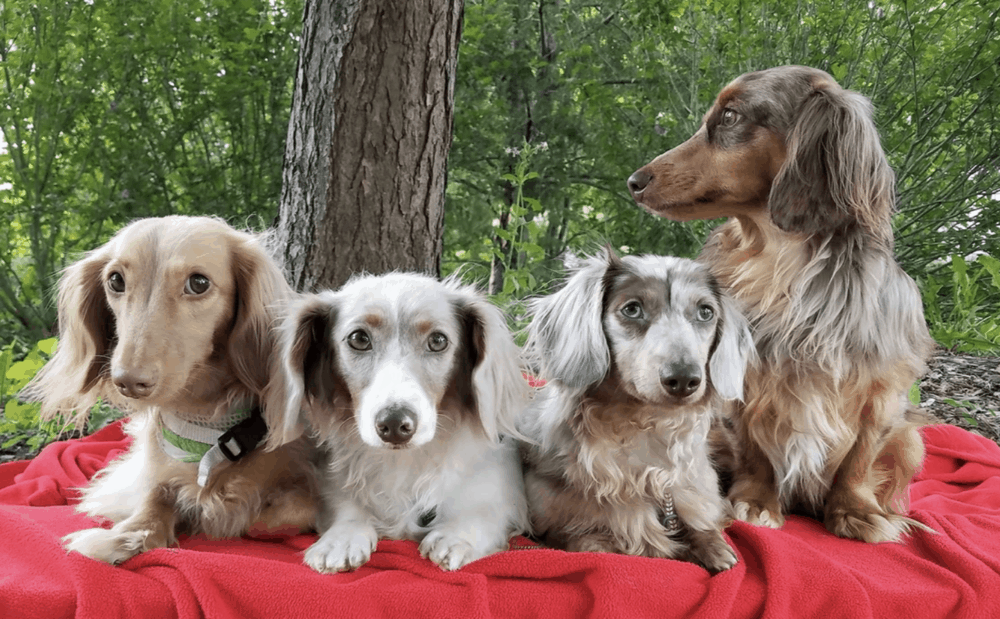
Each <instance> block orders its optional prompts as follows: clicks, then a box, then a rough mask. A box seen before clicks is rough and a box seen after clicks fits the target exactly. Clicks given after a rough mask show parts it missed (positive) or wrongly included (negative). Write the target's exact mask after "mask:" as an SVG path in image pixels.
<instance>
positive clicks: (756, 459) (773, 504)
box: [729, 431, 785, 529]
mask: <svg viewBox="0 0 1000 619" xmlns="http://www.w3.org/2000/svg"><path fill="white" fill-rule="evenodd" d="M742 434H743V441H742V451H741V454H740V469H738V470H737V471H736V473H735V475H734V476H733V485H732V488H730V489H729V500H730V502H731V503H732V504H733V511H734V513H735V515H736V517H737V518H738V519H740V520H743V521H744V522H749V523H750V524H753V525H757V526H764V527H771V528H774V529H780V528H781V527H782V525H784V524H785V517H784V515H783V514H782V513H781V503H780V502H779V501H778V488H777V482H776V481H775V477H774V467H773V466H772V465H771V461H770V460H768V459H767V456H766V455H765V454H764V451H763V450H762V449H761V448H760V446H759V445H757V443H755V442H754V440H753V438H751V437H750V436H749V435H748V433H747V432H745V431H744V432H743V433H742Z"/></svg>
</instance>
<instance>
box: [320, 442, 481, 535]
mask: <svg viewBox="0 0 1000 619" xmlns="http://www.w3.org/2000/svg"><path fill="white" fill-rule="evenodd" d="M490 449H493V446H492V445H488V444H486V441H485V440H484V439H482V438H481V437H479V436H477V435H476V434H475V433H474V432H473V431H472V430H470V429H468V428H457V429H455V430H454V431H453V432H451V433H449V434H447V435H445V436H441V435H439V436H437V437H435V439H434V440H433V441H431V442H430V443H428V444H426V445H423V446H421V447H418V448H413V449H398V450H390V449H376V448H372V447H369V446H367V445H365V444H364V443H362V442H361V441H360V440H344V441H339V442H338V444H337V446H336V448H335V450H336V453H335V454H334V455H333V456H332V457H331V459H330V467H329V471H328V475H329V477H330V479H331V482H332V483H331V484H330V485H329V486H328V487H329V488H331V489H332V491H335V492H348V493H351V494H352V496H353V497H354V499H355V500H356V501H357V502H358V504H359V505H362V506H364V507H365V508H366V509H367V510H368V511H369V512H370V513H371V515H372V516H373V517H374V519H375V522H374V523H373V524H374V525H375V528H376V530H378V532H379V534H380V535H384V536H387V537H392V538H409V539H418V538H420V537H422V535H423V534H425V533H426V532H427V528H426V527H427V526H428V525H429V524H430V522H429V520H430V516H432V515H433V513H434V512H435V511H440V508H441V506H442V505H443V504H446V503H448V502H449V501H450V500H453V499H454V497H453V496H452V495H453V494H454V493H455V491H456V488H459V487H460V486H461V482H462V481H463V479H464V478H465V477H466V476H467V475H468V474H469V472H470V470H471V469H473V468H474V467H476V465H477V463H479V462H480V461H481V460H482V456H483V453H484V450H490Z"/></svg>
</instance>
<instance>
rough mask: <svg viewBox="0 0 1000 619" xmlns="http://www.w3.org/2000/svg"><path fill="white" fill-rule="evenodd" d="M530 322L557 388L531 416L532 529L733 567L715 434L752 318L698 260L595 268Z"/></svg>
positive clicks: (607, 259)
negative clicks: (712, 442)
mask: <svg viewBox="0 0 1000 619" xmlns="http://www.w3.org/2000/svg"><path fill="white" fill-rule="evenodd" d="M532 314H533V318H532V321H531V324H530V326H529V327H528V333H529V348H530V349H531V350H533V351H535V353H536V354H537V356H538V357H539V361H540V367H541V375H540V377H541V378H543V379H545V380H546V381H548V382H547V384H546V385H545V386H544V387H543V388H542V390H541V392H540V394H539V395H538V397H537V398H536V399H535V401H534V402H533V404H532V405H531V407H530V409H529V410H528V412H527V413H526V414H525V415H524V416H523V417H522V420H521V422H520V424H519V430H521V432H522V433H523V434H524V435H525V436H526V437H528V438H530V439H533V440H534V441H535V444H529V443H525V444H524V445H523V447H522V453H523V457H524V461H525V486H526V490H527V494H528V505H529V512H530V514H531V525H532V529H533V531H534V533H535V534H537V535H539V536H541V537H542V538H543V539H544V540H545V541H546V543H548V544H550V545H552V546H555V547H558V548H564V549H567V550H577V551H601V552H619V553H627V554H636V555H645V556H651V557H666V558H683V559H686V560H689V561H692V562H694V563H697V564H699V565H701V566H703V567H705V568H706V569H708V570H710V571H713V572H715V571H721V570H726V569H729V568H730V567H732V566H733V565H735V563H736V554H735V552H734V551H733V550H732V549H731V548H730V547H729V545H728V544H727V543H726V541H725V539H724V538H723V536H722V529H723V527H724V526H725V522H727V509H726V504H725V502H724V499H723V498H722V496H721V495H720V492H719V486H718V476H717V475H716V472H715V470H714V469H713V468H712V463H711V462H710V454H709V449H710V448H709V443H708V435H709V429H710V426H711V425H712V422H713V418H715V417H716V415H717V413H719V412H720V410H721V407H722V405H723V401H724V400H728V399H735V398H740V397H741V396H742V392H743V375H744V371H745V368H746V365H747V363H748V362H749V361H750V360H751V358H752V357H753V342H752V340H751V338H750V332H749V330H748V326H747V323H746V321H745V319H744V318H743V316H742V315H741V314H740V313H739V312H738V311H736V309H735V308H734V306H733V304H732V302H731V301H730V300H729V299H728V298H727V297H726V296H725V295H724V294H722V293H721V292H720V291H719V288H718V286H717V285H716V283H715V280H714V279H713V278H712V277H711V276H710V275H709V274H708V270H707V269H706V268H704V267H702V266H700V265H698V264H696V263H694V262H692V261H690V260H684V259H680V258H671V257H657V256H643V257H631V256H629V257H625V258H621V259H620V258H618V257H617V256H616V255H615V254H614V253H613V252H611V251H610V250H608V252H607V253H606V254H604V255H598V256H595V257H592V258H590V259H588V260H587V261H586V262H584V263H583V264H582V265H581V266H580V267H579V268H578V269H577V270H576V271H575V272H574V273H573V275H572V276H571V277H570V278H569V281H568V282H567V283H566V286H565V287H564V288H563V289H562V290H560V291H559V292H557V293H555V294H553V295H550V296H547V297H543V298H540V299H538V300H537V301H535V302H534V304H533V306H532Z"/></svg>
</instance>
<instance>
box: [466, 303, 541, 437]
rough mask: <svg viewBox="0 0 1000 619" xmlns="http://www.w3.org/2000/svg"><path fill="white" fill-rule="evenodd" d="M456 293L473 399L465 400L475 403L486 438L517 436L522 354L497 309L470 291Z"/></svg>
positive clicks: (523, 400) (524, 393) (523, 383)
mask: <svg viewBox="0 0 1000 619" xmlns="http://www.w3.org/2000/svg"><path fill="white" fill-rule="evenodd" d="M457 292H458V295H459V299H458V300H457V301H456V303H455V305H456V312H457V315H458V318H459V322H460V323H461V324H462V329H463V331H464V339H465V341H464V350H465V351H466V353H467V354H468V360H467V361H468V365H471V367H472V389H473V393H472V394H471V395H472V396H473V397H471V398H469V397H468V396H467V395H466V396H465V397H464V399H467V400H471V403H474V404H475V407H476V410H477V411H478V413H479V421H480V423H481V424H482V426H483V432H484V433H485V434H486V436H487V437H488V438H490V439H492V440H493V441H499V440H500V435H502V434H503V435H508V436H515V437H517V436H520V434H519V433H518V432H517V429H516V428H515V425H516V422H517V418H518V416H519V415H520V414H521V412H522V411H523V409H524V406H525V405H526V404H527V401H528V382H527V380H526V379H525V378H524V374H523V364H522V363H521V351H520V349H519V348H518V347H517V344H515V343H514V338H513V336H512V335H511V333H510V330H509V329H508V328H507V321H506V319H505V318H504V315H503V313H502V312H501V311H500V310H499V309H498V308H497V307H496V306H494V305H493V304H491V303H490V302H489V301H487V300H486V299H485V298H483V297H482V295H480V294H479V293H477V292H476V291H475V290H473V289H472V288H463V289H457ZM460 362H461V360H460Z"/></svg>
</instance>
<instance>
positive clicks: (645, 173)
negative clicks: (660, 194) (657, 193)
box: [628, 168, 653, 197]
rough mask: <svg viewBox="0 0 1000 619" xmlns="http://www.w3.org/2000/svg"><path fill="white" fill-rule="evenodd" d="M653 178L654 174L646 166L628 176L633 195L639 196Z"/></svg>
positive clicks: (629, 188) (630, 190) (629, 187)
mask: <svg viewBox="0 0 1000 619" xmlns="http://www.w3.org/2000/svg"><path fill="white" fill-rule="evenodd" d="M651 180H653V175H652V174H650V172H649V170H647V169H646V168H639V169H638V170H636V171H635V172H633V173H632V176H630V177H628V190H629V192H631V193H632V195H633V196H636V197H638V196H639V195H640V194H642V192H643V191H644V190H645V189H646V187H647V186H648V185H649V181H651Z"/></svg>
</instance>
